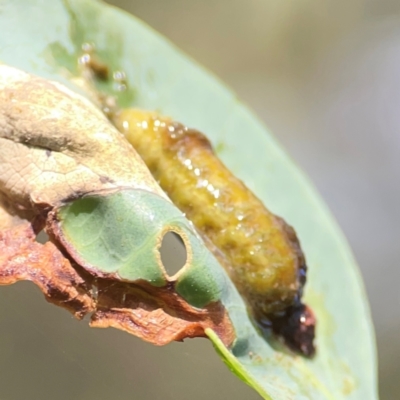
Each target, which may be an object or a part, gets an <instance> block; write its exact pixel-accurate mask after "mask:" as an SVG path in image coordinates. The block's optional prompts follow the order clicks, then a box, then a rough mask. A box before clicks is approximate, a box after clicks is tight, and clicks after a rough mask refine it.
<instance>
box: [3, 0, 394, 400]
mask: <svg viewBox="0 0 400 400" xmlns="http://www.w3.org/2000/svg"><path fill="white" fill-rule="evenodd" d="M110 3H113V4H115V5H117V6H119V7H122V8H125V9H127V10H128V11H129V12H131V13H133V14H134V15H136V16H137V17H139V18H141V19H143V20H144V21H145V22H147V23H148V24H149V25H151V26H152V27H154V28H155V29H156V30H158V31H159V32H161V33H162V34H163V35H165V36H166V37H168V38H169V39H170V40H171V41H173V42H174V43H175V44H177V45H178V46H179V47H180V48H181V49H183V50H184V51H185V52H186V53H188V54H189V55H190V56H192V57H193V58H194V59H196V60H197V61H198V62H199V63H201V64H203V65H204V66H206V67H208V68H209V69H210V70H211V71H213V72H214V73H215V74H216V75H218V76H219V77H220V78H221V79H222V80H223V81H225V82H226V83H227V84H228V85H229V86H230V87H231V88H233V90H234V91H236V93H237V94H238V96H239V98H241V99H242V100H243V101H244V102H245V103H247V104H248V105H249V106H250V107H251V108H253V109H254V110H255V111H256V113H257V114H258V116H259V117H260V118H261V119H262V120H263V121H264V122H265V123H266V125H267V126H268V127H269V129H270V130H271V131H272V132H273V133H274V135H275V136H276V137H277V139H278V140H279V141H280V142H281V144H282V145H283V147H284V148H285V149H286V150H287V152H288V153H289V154H290V155H291V156H292V157H293V159H294V160H295V161H296V162H297V164H299V165H300V166H301V167H302V169H303V170H304V171H305V172H306V173H307V175H308V176H309V177H310V178H311V179H312V181H313V182H314V184H315V185H316V187H317V188H318V190H319V192H320V193H321V194H322V196H323V198H324V199H325V201H326V203H327V204H328V205H329V207H330V209H331V210H332V212H333V214H334V215H335V217H336V219H337V220H338V222H339V224H340V226H341V227H342V229H343V231H344V233H345V235H346V236H347V238H348V240H349V242H350V245H351V247H352V249H353V251H354V253H355V256H356V258H357V260H358V262H359V265H360V267H361V272H362V274H363V277H364V280H365V284H366V287H367V291H368V295H369V299H370V304H371V308H372V313H373V319H374V323H375V328H376V334H377V342H378V351H379V377H380V391H381V400H398V399H400V290H399V289H398V286H399V281H400V269H399V268H398V260H399V259H400V246H399V238H400V207H399V204H400V184H399V180H400V179H399V178H400V156H399V155H400V112H399V111H400V2H398V1H395V0H325V1H320V0H246V1H244V0H125V1H124V0H115V1H112V2H111V1H110ZM1 302H2V303H3V304H13V310H12V312H11V311H10V310H7V308H6V307H0V321H4V322H3V323H4V329H3V326H2V329H1V330H0V341H1V343H2V346H1V347H0V360H2V362H0V376H1V377H2V378H1V381H2V382H7V383H8V384H6V385H3V384H2V389H1V395H0V397H1V399H2V400H21V399H25V398H29V399H42V398H43V399H45V398H46V399H47V398H54V399H65V400H69V399H77V400H88V399H89V400H90V399H96V400H106V399H107V400H108V399H113V400H125V399H138V400H158V399H163V400H187V399H192V400H200V399H202V400H204V399H218V400H224V399H229V400H239V399H246V400H252V399H254V400H255V399H258V398H259V397H258V395H256V394H255V393H254V392H253V391H252V390H250V389H249V388H247V387H246V386H245V385H244V384H242V383H241V382H239V381H238V380H237V379H236V378H235V377H234V376H233V375H231V374H230V372H229V371H228V369H227V368H226V367H225V366H224V365H223V364H222V362H221V361H220V359H219V358H218V357H217V356H216V355H215V353H214V351H213V350H212V348H211V346H209V344H208V343H207V341H205V340H191V341H186V342H185V343H184V344H180V343H174V344H171V345H169V346H166V347H162V348H156V347H153V346H151V345H148V344H146V343H143V342H141V341H139V340H138V339H136V338H132V337H131V336H129V335H127V334H125V333H123V332H119V331H116V330H113V329H106V330H95V329H89V328H87V326H86V324H84V323H79V322H77V321H75V320H73V319H72V317H71V316H70V315H69V314H68V313H66V312H60V310H59V309H58V308H56V307H54V306H51V305H49V304H47V303H45V302H44V301H43V298H42V295H41V294H40V293H39V292H38V290H37V289H36V288H34V287H33V285H31V284H29V283H21V284H18V285H16V286H14V287H13V286H11V287H4V288H2V289H1ZM27 304H29V307H27ZM54 321H57V323H56V324H54ZM49 330H51V331H52V335H51V336H50V337H49V335H48V334H46V333H47V332H48V331H49ZM15 332H21V334H18V335H15ZM32 344H34V345H32ZM11 361H12V362H11ZM26 363H30V364H29V365H27V364H26ZM105 366H106V367H105ZM27 371H28V372H29V373H27ZM20 374H22V375H23V385H22V384H21V382H19V379H18V377H19V376H20ZM116 388H118V390H116Z"/></svg>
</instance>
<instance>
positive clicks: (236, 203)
mask: <svg viewBox="0 0 400 400" xmlns="http://www.w3.org/2000/svg"><path fill="white" fill-rule="evenodd" d="M114 122H115V124H116V126H117V128H118V129H119V130H120V131H122V132H123V133H124V134H125V136H126V138H127V139H128V141H129V142H130V143H131V144H132V145H133V146H134V147H135V149H136V150H137V151H138V153H139V154H140V156H141V157H142V158H143V160H144V161H145V163H146V164H147V166H148V167H149V169H150V171H151V172H152V174H153V176H154V177H155V178H156V179H157V180H158V182H159V183H160V185H161V187H162V189H163V190H164V191H165V192H166V193H167V194H168V196H169V197H170V198H171V200H172V201H173V202H174V204H175V205H176V206H177V207H178V208H179V209H180V210H181V211H183V212H184V213H185V215H186V217H187V218H188V219H189V220H191V221H192V222H193V224H194V225H195V226H196V228H197V229H198V231H199V232H200V233H201V235H202V236H203V238H204V239H205V242H206V243H208V244H209V246H210V249H211V250H212V251H213V252H214V254H215V255H216V256H217V257H218V258H219V260H220V262H221V264H223V265H224V266H225V267H226V269H227V271H228V273H229V275H230V277H231V279H232V280H233V282H234V283H235V285H236V287H237V288H238V290H239V292H240V293H241V294H242V295H243V296H244V297H245V299H246V300H247V302H248V304H249V305H250V307H251V309H252V311H253V314H254V315H255V316H256V317H257V318H262V317H263V316H266V315H273V314H276V313H281V312H283V311H284V310H286V309H287V308H288V307H290V306H292V305H294V304H296V303H299V299H300V297H301V294H302V288H303V285H304V283H305V272H306V265H305V260H304V256H303V254H302V251H301V248H300V245H299V242H298V240H297V237H296V234H295V232H294V230H293V229H292V228H291V227H290V226H288V225H287V224H286V223H285V222H284V221H283V220H282V219H281V218H279V217H277V216H275V215H274V214H272V213H271V212H269V211H268V210H267V209H266V208H265V206H264V205H263V204H262V203H261V201H260V200H259V199H258V198H257V197H256V196H255V195H254V194H253V193H252V192H251V191H250V190H249V189H247V188H246V186H245V185H244V184H243V182H241V181H240V180H239V179H237V178H236V177H235V176H233V175H232V173H231V172H230V171H229V170H228V169H227V168H226V167H225V166H224V165H223V164H222V162H221V161H220V160H219V159H218V158H217V157H216V156H215V154H214V152H213V150H212V148H211V145H210V143H209V141H208V140H207V138H206V137H205V136H204V135H202V134H201V133H200V132H197V131H194V130H190V129H188V128H186V127H184V126H183V125H181V124H178V123H174V122H173V121H171V120H169V119H168V118H162V117H160V116H158V115H157V114H156V113H152V112H146V111H139V110H123V111H121V112H120V113H119V114H117V115H116V116H115V118H114Z"/></svg>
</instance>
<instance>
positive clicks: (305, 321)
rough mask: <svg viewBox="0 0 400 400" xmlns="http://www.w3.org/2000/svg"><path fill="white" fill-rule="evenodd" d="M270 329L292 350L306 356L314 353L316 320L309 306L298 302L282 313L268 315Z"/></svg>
mask: <svg viewBox="0 0 400 400" xmlns="http://www.w3.org/2000/svg"><path fill="white" fill-rule="evenodd" d="M269 320H270V324H271V325H270V326H271V328H272V331H273V332H274V333H275V334H276V335H278V336H280V337H281V338H282V339H283V340H284V341H285V343H286V345H287V346H288V347H290V348H291V349H292V350H293V351H295V352H297V353H300V354H302V355H304V356H306V357H312V356H314V354H315V345H314V339H315V325H316V320H315V316H314V313H313V312H312V310H311V308H310V307H308V306H307V305H305V304H302V303H298V304H296V305H294V306H291V307H289V308H287V309H286V310H285V312H284V313H280V314H279V315H273V316H270V317H269Z"/></svg>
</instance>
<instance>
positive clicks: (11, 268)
mask: <svg viewBox="0 0 400 400" xmlns="http://www.w3.org/2000/svg"><path fill="white" fill-rule="evenodd" d="M35 238H36V235H35V233H34V231H33V228H32V226H31V225H30V224H28V223H26V224H23V225H19V226H17V227H14V228H11V229H8V230H4V231H0V285H11V284H13V283H15V282H17V281H21V280H29V281H32V282H33V283H35V284H36V285H37V286H39V288H40V290H41V291H42V292H43V294H44V295H45V297H46V299H47V301H49V302H50V303H53V304H56V305H58V306H61V307H64V308H66V309H67V310H68V311H70V312H72V313H73V314H74V315H75V317H76V318H79V319H80V318H82V317H83V316H84V315H85V314H86V313H88V312H91V311H92V310H93V309H94V301H93V299H92V297H91V296H90V290H89V289H90V286H88V285H87V283H86V282H85V280H84V279H83V278H82V277H81V276H80V275H79V274H78V273H77V271H76V270H75V269H74V268H73V267H72V266H71V264H70V262H69V261H68V260H67V259H66V258H65V257H64V256H63V255H62V254H61V252H60V251H59V250H58V249H57V247H56V246H55V245H54V244H53V243H50V242H47V243H46V244H41V243H38V242H36V241H35Z"/></svg>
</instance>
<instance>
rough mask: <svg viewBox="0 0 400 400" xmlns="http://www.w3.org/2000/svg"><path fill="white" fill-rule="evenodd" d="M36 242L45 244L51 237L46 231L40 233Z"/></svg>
mask: <svg viewBox="0 0 400 400" xmlns="http://www.w3.org/2000/svg"><path fill="white" fill-rule="evenodd" d="M36 241H37V242H39V243H42V244H44V243H46V242H48V241H49V235H48V234H47V233H46V232H45V231H44V230H43V231H40V232H39V234H38V235H37V236H36Z"/></svg>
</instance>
